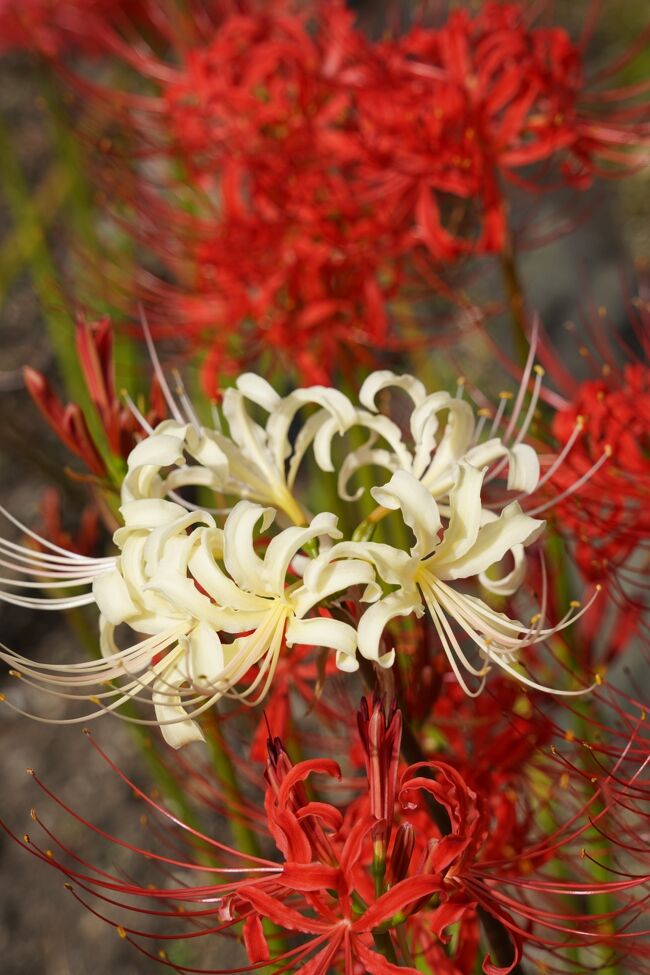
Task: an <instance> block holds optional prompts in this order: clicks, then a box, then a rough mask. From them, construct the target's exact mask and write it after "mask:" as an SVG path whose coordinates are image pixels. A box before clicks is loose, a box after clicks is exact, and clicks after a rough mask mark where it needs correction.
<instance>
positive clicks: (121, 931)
mask: <svg viewBox="0 0 650 975" xmlns="http://www.w3.org/2000/svg"><path fill="white" fill-rule="evenodd" d="M117 933H118V934H119V936H120V938H123V939H124V938H126V930H125V929H124V928H123V927H122V925H121V924H118V926H117Z"/></svg>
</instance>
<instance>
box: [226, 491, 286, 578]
mask: <svg viewBox="0 0 650 975" xmlns="http://www.w3.org/2000/svg"><path fill="white" fill-rule="evenodd" d="M274 518H275V511H274V510H273V508H262V507H261V506H260V505H259V504H253V503H252V502H251V501H239V502H238V503H237V504H236V505H235V507H234V508H233V509H232V511H231V512H230V514H229V515H228V518H227V519H226V524H225V525H224V529H223V535H224V553H223V560H224V563H225V566H226V568H227V570H228V572H229V574H230V575H231V576H232V578H233V579H234V580H235V582H236V583H237V585H238V586H239V587H240V589H245V590H247V591H248V592H256V593H270V592H271V591H272V590H271V587H270V586H269V584H268V582H267V578H266V571H265V567H264V562H263V560H262V559H261V558H260V557H259V555H257V553H256V552H255V547H254V545H253V533H254V531H255V528H256V526H257V524H258V522H261V527H260V530H261V531H262V532H265V531H266V530H267V529H268V528H269V526H270V525H271V524H272V523H273V520H274Z"/></svg>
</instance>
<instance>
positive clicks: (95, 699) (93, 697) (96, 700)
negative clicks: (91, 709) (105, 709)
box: [88, 694, 102, 707]
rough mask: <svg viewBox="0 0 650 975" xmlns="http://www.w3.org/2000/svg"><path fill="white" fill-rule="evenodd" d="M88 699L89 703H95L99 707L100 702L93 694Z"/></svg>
mask: <svg viewBox="0 0 650 975" xmlns="http://www.w3.org/2000/svg"><path fill="white" fill-rule="evenodd" d="M88 700H89V701H90V703H91V704H96V705H97V707H101V704H102V702H101V701H100V700H99V698H98V697H96V696H95V695H94V694H93V695H92V697H89V698H88Z"/></svg>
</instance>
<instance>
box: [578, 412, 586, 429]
mask: <svg viewBox="0 0 650 975" xmlns="http://www.w3.org/2000/svg"><path fill="white" fill-rule="evenodd" d="M585 422H586V421H585V418H584V416H583V415H582V413H579V414H578V416H577V417H576V426H577V428H578V430H583V429H584V426H585Z"/></svg>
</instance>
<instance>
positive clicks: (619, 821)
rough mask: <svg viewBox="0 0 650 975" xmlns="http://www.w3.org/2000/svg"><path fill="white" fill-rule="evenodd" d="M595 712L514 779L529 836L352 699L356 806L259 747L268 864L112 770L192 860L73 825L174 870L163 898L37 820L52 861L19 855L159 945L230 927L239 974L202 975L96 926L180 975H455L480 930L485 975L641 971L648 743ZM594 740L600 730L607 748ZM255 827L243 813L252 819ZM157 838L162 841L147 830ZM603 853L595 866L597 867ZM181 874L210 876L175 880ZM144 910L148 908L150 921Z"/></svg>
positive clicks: (318, 772) (302, 767)
mask: <svg viewBox="0 0 650 975" xmlns="http://www.w3.org/2000/svg"><path fill="white" fill-rule="evenodd" d="M600 704H601V705H602V706H608V707H610V708H613V709H614V712H613V713H614V715H615V717H616V718H617V720H618V724H614V725H612V726H610V727H607V728H606V727H605V726H604V725H603V724H600V723H599V722H598V721H596V722H594V723H593V724H592V723H591V722H588V721H586V720H585V722H584V723H583V728H584V732H585V735H587V736H589V737H588V742H587V741H585V742H579V741H578V740H576V738H575V736H574V735H573V734H571V735H569V734H568V733H567V734H566V735H565V734H564V733H563V732H562V731H561V729H559V728H557V727H555V729H554V734H555V735H557V736H558V737H560V738H561V740H562V742H563V744H562V745H561V746H560V747H559V748H557V749H556V748H555V747H553V748H551V749H550V751H547V750H546V749H538V750H537V751H536V753H535V755H534V756H532V755H531V759H530V761H527V762H526V768H527V769H528V772H527V773H525V774H524V772H523V769H522V773H521V774H522V781H521V784H522V786H523V784H524V782H525V784H526V786H527V787H526V788H520V789H519V790H518V809H519V812H518V813H517V817H518V818H519V817H522V822H523V823H524V824H525V828H524V829H520V830H516V829H515V830H513V829H511V823H509V821H508V820H507V818H504V817H498V816H495V815H494V813H493V811H491V810H490V809H489V808H488V807H487V806H486V805H485V803H484V802H483V801H482V800H481V799H480V798H479V796H478V795H477V793H476V792H475V791H474V790H473V789H472V788H471V787H470V786H468V784H467V782H466V780H465V777H464V775H463V774H461V772H459V771H458V770H457V769H456V768H454V767H452V766H451V765H450V764H449V763H448V762H445V761H442V760H426V761H421V762H418V763H416V764H414V765H411V766H408V767H405V766H402V765H401V763H400V760H399V746H400V737H401V715H400V712H399V711H396V710H395V708H394V707H393V708H390V709H389V710H388V711H385V710H384V708H383V705H382V704H381V702H379V701H378V700H377V699H375V700H374V701H373V702H372V703H371V704H369V703H368V702H364V704H363V706H362V708H361V711H360V712H359V716H358V720H359V730H360V736H361V746H362V754H363V760H364V764H365V769H366V775H365V776H364V777H363V778H361V779H360V778H348V779H346V780H345V781H344V783H342V785H343V786H344V789H345V791H346V792H347V794H348V796H349V795H350V792H351V791H352V794H353V798H348V799H343V798H342V796H341V795H339V798H338V801H336V802H333V801H326V800H325V799H323V798H320V797H319V793H320V792H321V789H325V790H326V791H327V794H333V790H334V792H337V793H338V792H340V787H339V786H337V785H336V783H337V780H339V779H340V777H341V772H340V769H339V767H338V766H337V765H336V763H335V762H333V761H331V760H330V759H324V758H323V759H311V760H308V761H303V762H299V763H298V764H296V765H293V764H292V762H291V761H290V759H289V757H288V755H287V753H286V752H285V750H284V749H283V747H282V745H281V743H280V741H279V739H274V740H271V739H269V743H268V745H269V757H268V761H267V765H266V780H267V789H266V798H265V804H264V808H265V814H266V820H267V829H268V834H269V836H270V837H271V838H272V840H273V842H274V844H275V846H276V849H277V853H278V855H279V860H277V861H276V860H274V859H268V858H266V857H262V856H258V855H253V854H240V853H237V852H236V851H235V850H233V849H230V848H228V847H226V846H224V845H223V844H222V843H220V842H218V841H217V840H214V839H212V838H210V837H209V836H207V835H204V834H201V833H199V832H197V830H196V829H194V828H192V827H190V826H187V825H184V824H179V821H178V819H177V818H176V817H175V816H173V815H171V814H170V813H167V812H166V811H165V809H164V808H162V807H161V806H159V805H158V804H157V803H156V802H155V800H153V799H150V798H148V797H147V796H146V795H145V794H144V793H143V792H142V791H141V790H139V789H138V788H137V787H135V786H134V785H133V783H132V782H130V781H129V780H128V779H126V778H125V776H124V775H123V774H122V773H118V774H120V776H121V778H122V779H124V781H125V782H126V783H127V785H128V786H129V787H130V788H131V789H132V790H133V791H134V793H135V794H136V795H137V796H139V797H140V798H141V799H143V800H144V801H145V802H146V803H147V805H148V807H149V809H150V810H152V811H153V815H154V817H155V818H156V819H159V818H160V817H162V824H163V825H164V824H165V823H167V825H168V826H171V827H174V828H175V830H177V829H178V827H179V825H180V826H181V828H182V831H183V832H184V833H185V835H186V836H187V837H188V839H189V844H190V847H191V849H192V854H191V858H190V859H189V860H187V861H186V860H183V858H182V854H181V852H180V850H179V846H178V839H179V836H178V834H177V833H176V835H175V836H174V837H173V838H172V837H171V836H170V841H169V848H168V851H167V852H166V853H164V854H159V853H155V852H154V851H152V850H150V849H146V850H145V849H143V850H139V849H138V848H137V847H133V846H132V845H128V844H124V843H122V841H120V840H118V839H116V838H113V837H110V836H108V837H107V834H105V833H102V831H100V830H99V829H97V828H96V827H94V826H92V824H90V823H87V822H85V821H84V820H83V819H82V818H81V817H79V816H77V815H76V814H75V813H72V815H73V816H74V817H75V818H76V819H77V820H79V821H80V822H81V823H83V824H85V825H86V826H88V827H89V828H90V829H91V830H92V831H93V832H94V833H95V834H97V835H102V836H103V837H104V839H106V838H108V839H109V840H112V841H113V842H114V843H116V844H118V845H120V846H122V847H124V848H125V849H126V850H127V851H128V852H129V855H130V856H133V855H134V854H141V855H142V856H144V857H145V858H146V859H147V861H148V862H149V863H158V864H159V865H160V867H161V868H162V869H163V870H164V871H165V872H166V873H168V872H169V871H170V870H171V871H172V874H171V875H170V878H171V886H170V885H169V882H168V883H167V885H166V886H165V887H158V886H157V885H155V884H148V885H145V884H142V885H140V884H139V883H137V882H136V881H134V880H131V879H125V878H127V877H128V875H129V874H130V873H132V870H131V869H129V868H128V867H127V869H126V871H125V872H122V871H121V870H120V869H119V868H117V869H116V870H115V871H114V872H111V871H106V870H104V869H99V868H94V867H92V866H91V865H90V864H87V863H86V862H85V861H84V860H83V859H81V858H80V857H79V856H78V855H77V854H74V853H71V851H70V850H69V848H68V847H67V846H66V844H65V843H63V842H62V841H60V840H59V839H58V838H57V837H56V836H55V834H54V833H52V831H51V830H50V829H48V828H47V827H46V826H44V823H43V821H42V819H41V818H40V817H39V815H38V814H37V813H36V812H35V811H33V812H32V816H33V818H34V819H35V820H36V822H37V823H39V825H41V826H43V828H45V830H46V833H47V835H48V837H49V840H50V843H53V844H54V849H49V850H44V849H42V848H41V847H40V846H39V845H38V843H37V842H35V841H34V839H32V838H31V837H28V836H26V837H25V838H24V840H23V841H22V843H23V845H24V846H26V848H27V849H29V850H30V851H31V852H32V853H33V854H34V855H36V856H38V857H39V858H41V859H43V860H44V861H45V862H47V863H49V864H50V865H51V866H55V867H56V868H57V869H59V870H61V871H62V872H63V873H64V874H65V875H66V876H67V877H68V878H69V880H70V881H71V882H72V884H73V885H74V889H75V896H76V897H77V898H78V899H79V900H80V901H81V902H82V903H85V904H87V906H89V907H90V904H89V903H87V902H86V899H85V894H92V895H94V897H95V898H97V899H98V900H99V901H100V902H103V903H105V904H106V905H107V906H109V907H113V908H114V907H116V906H118V907H120V908H121V909H122V911H123V912H124V911H126V912H133V913H134V914H135V916H136V917H137V918H139V919H142V918H143V915H146V914H148V913H150V914H151V916H152V917H155V918H158V919H161V918H162V919H165V920H166V921H167V922H168V924H169V925H170V929H169V933H166V934H165V935H164V938H165V943H166V944H169V943H170V942H171V943H173V942H174V941H176V940H182V939H183V938H184V937H186V935H184V934H183V932H182V930H181V931H180V932H179V931H178V930H177V925H178V924H181V926H184V925H185V926H187V925H189V926H190V928H189V930H190V938H192V939H195V938H196V937H197V936H214V935H216V934H222V935H228V934H231V935H232V934H233V933H235V932H240V937H241V940H242V942H243V947H244V949H245V951H246V954H247V956H248V960H249V963H248V965H243V964H240V965H237V966H235V967H233V968H232V969H226V968H224V967H223V965H220V966H219V967H218V968H206V969H204V968H197V967H195V966H194V965H192V964H191V963H190V964H189V965H187V964H186V963H183V962H182V961H180V960H174V959H173V958H172V957H171V956H170V955H168V954H167V952H166V951H162V952H160V953H159V955H158V956H156V955H155V954H154V952H153V951H152V950H150V949H149V948H148V947H146V942H147V940H149V939H151V938H155V934H153V933H151V932H147V931H146V930H142V929H141V928H140V926H139V925H137V926H132V925H131V924H130V923H126V922H125V923H118V922H116V921H113V920H110V919H109V918H105V920H108V921H109V923H110V924H112V925H113V926H114V927H116V928H117V929H118V931H119V933H120V935H121V936H122V937H123V938H126V939H128V940H129V941H131V942H132V943H133V944H134V945H135V946H136V947H138V948H139V950H140V951H141V952H142V953H143V954H145V955H146V956H147V957H149V958H153V959H156V960H162V961H163V962H164V963H165V964H167V965H171V966H172V967H173V968H174V970H176V971H181V972H184V971H187V972H189V971H194V972H197V971H203V972H206V973H208V972H216V971H220V972H224V971H227V970H232V971H235V970H236V971H255V970H257V968H258V967H261V966H263V965H264V964H265V963H271V964H274V965H279V966H280V969H281V970H282V971H287V972H289V971H292V972H298V971H299V972H302V973H303V975H304V973H308V975H325V973H328V972H334V971H336V972H345V975H357V973H361V972H371V973H374V975H397V973H398V972H408V973H411V975H415V973H416V972H417V971H418V970H419V968H420V967H421V965H425V966H426V967H427V970H429V969H430V970H434V971H437V972H441V973H443V975H467V972H469V971H474V970H475V969H476V966H477V963H478V964H480V963H481V958H482V957H483V956H484V955H485V949H481V947H480V945H479V931H480V929H481V928H482V929H483V930H484V932H485V934H486V936H487V939H488V941H489V943H490V946H491V947H490V955H491V958H492V959H493V960H491V958H490V957H489V956H488V957H485V958H484V960H483V971H485V972H486V973H491V975H497V973H499V975H505V973H508V972H514V971H517V972H521V971H523V965H522V959H523V964H525V960H526V957H527V956H528V954H529V953H530V957H531V960H532V962H533V964H534V965H535V966H538V965H539V966H542V965H543V966H544V967H543V969H542V968H541V967H540V968H537V967H536V969H535V970H544V971H549V972H550V971H554V970H557V971H569V970H570V971H576V972H586V971H592V970H593V971H595V970H599V969H598V965H599V964H600V965H605V964H614V963H615V961H616V959H617V958H618V957H619V956H621V957H622V956H627V955H629V958H630V959H631V960H632V961H633V964H634V965H635V968H634V970H635V971H638V972H646V971H648V962H649V959H648V956H647V952H644V949H643V937H644V934H645V933H647V932H643V931H639V930H634V929H635V927H636V928H638V923H637V921H638V919H639V918H640V916H641V912H642V905H643V897H644V886H645V885H647V883H648V882H649V881H650V876H649V874H648V871H647V870H646V868H645V867H644V864H643V851H642V849H641V843H640V841H639V839H638V837H637V836H636V833H635V830H636V829H637V827H638V823H639V818H638V817H640V816H642V812H643V809H642V807H643V803H644V801H646V800H647V797H648V781H647V775H644V762H647V734H646V733H645V732H644V724H643V713H641V712H639V711H638V706H637V705H636V704H635V702H634V701H631V700H625V699H623V698H622V696H620V695H619V696H612V697H610V698H608V699H607V700H605V699H603V700H602V701H601V702H600ZM601 730H602V731H606V732H607V734H606V735H605V736H604V737H602V738H601V736H600V734H599V732H600V731H601ZM481 734H484V732H481ZM487 736H488V737H489V733H488V735H487ZM91 740H92V739H91ZM93 744H94V743H93ZM94 747H95V748H96V750H97V751H98V752H99V753H100V754H101V755H102V756H103V757H104V758H105V759H106V761H108V763H109V764H110V765H111V766H112V763H111V762H110V760H109V759H108V758H107V757H106V756H105V755H104V753H103V752H102V751H101V749H99V747H98V746H97V745H94ZM112 767H113V768H115V766H112ZM116 771H117V770H116ZM37 782H38V784H39V785H40V786H41V788H42V789H43V790H44V792H45V793H46V794H47V795H49V796H50V797H51V798H53V799H54V800H55V801H56V802H57V803H58V804H59V805H61V806H62V807H63V808H64V809H66V810H67V811H68V812H71V810H69V809H68V807H67V806H65V804H64V803H63V802H62V801H61V800H60V799H58V797H56V796H54V795H53V794H52V793H51V792H50V791H49V790H48V789H47V788H46V787H45V786H44V785H42V783H41V782H40V781H39V780H38V779H37ZM328 782H329V783H330V784H329V785H328ZM500 799H501V800H503V801H507V802H509V801H510V800H509V798H508V795H507V790H506V791H505V792H503V793H502V792H500V791H499V790H495V794H494V804H497V803H498V802H499V801H500ZM212 808H217V807H216V806H213V807H212ZM145 819H146V817H145ZM258 820H259V816H258V815H257V812H255V811H254V816H253V817H252V818H251V821H252V822H256V821H258ZM5 828H6V827H5ZM152 828H153V827H152ZM154 832H155V833H158V835H159V836H160V835H163V836H164V830H163V832H162V834H161V832H160V828H159V827H157V828H155V830H154ZM19 842H20V841H19ZM603 851H607V855H608V857H609V859H608V861H607V862H603V861H602V860H601V859H600V858H601V857H602V856H603V855H604V853H603ZM645 852H646V853H647V851H645ZM630 854H632V855H633V856H634V857H635V863H634V869H630V866H629V864H628V863H627V859H629V856H630ZM215 860H217V861H218V863H215ZM179 870H183V871H189V875H190V876H191V875H193V874H194V875H196V874H197V873H200V874H203V875H204V876H205V877H207V880H206V881H205V882H203V883H201V882H200V880H198V879H197V881H191V882H187V881H184V882H182V883H176V882H175V880H174V879H173V876H174V874H176V873H177V872H178V871H179ZM147 900H149V901H150V902H151V901H152V902H153V904H154V905H155V906H153V907H152V908H150V909H149V908H148V907H147V906H146V901H147ZM91 910H93V912H94V913H95V914H97V915H98V916H100V917H104V915H103V913H102V912H101V911H100V910H98V909H96V908H95V907H94V906H93V907H91ZM268 922H272V924H273V925H275V930H274V932H273V933H270V932H269V930H268V928H265V924H268ZM172 925H173V927H171V926H172ZM450 926H453V932H454V933H453V938H452V937H451V927H450ZM632 930H634V935H632ZM416 965H417V966H418V967H417V968H416ZM567 965H568V966H569V967H568V968H567V967H566V966H567Z"/></svg>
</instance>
